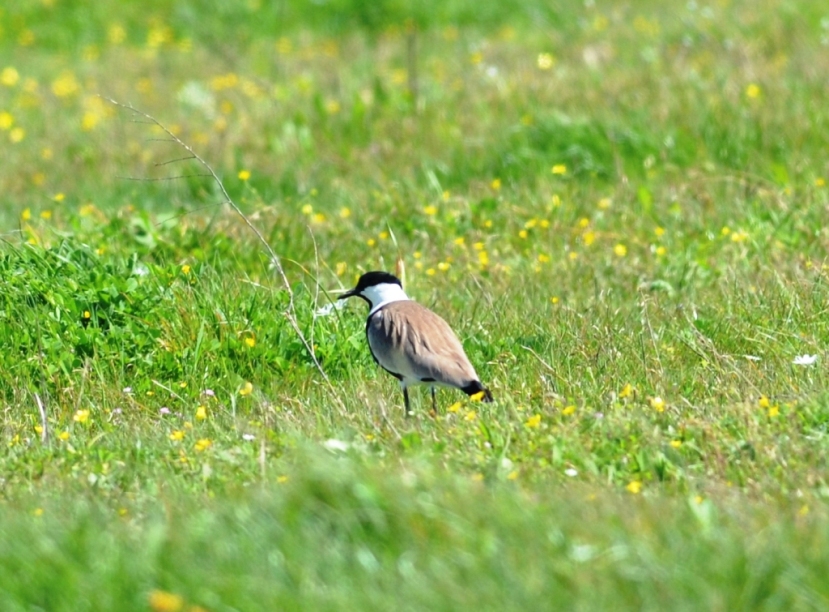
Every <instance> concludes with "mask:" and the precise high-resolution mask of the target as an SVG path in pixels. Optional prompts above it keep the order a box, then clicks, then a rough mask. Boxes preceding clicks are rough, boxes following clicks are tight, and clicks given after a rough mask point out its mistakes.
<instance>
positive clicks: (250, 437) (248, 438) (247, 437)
mask: <svg viewBox="0 0 829 612" xmlns="http://www.w3.org/2000/svg"><path fill="white" fill-rule="evenodd" d="M255 439H256V436H254V435H253V434H242V440H245V441H247V442H250V441H251V440H255Z"/></svg>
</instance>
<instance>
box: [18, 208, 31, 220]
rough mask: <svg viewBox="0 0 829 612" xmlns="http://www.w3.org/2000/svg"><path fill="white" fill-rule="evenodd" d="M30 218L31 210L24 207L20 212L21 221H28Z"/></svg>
mask: <svg viewBox="0 0 829 612" xmlns="http://www.w3.org/2000/svg"><path fill="white" fill-rule="evenodd" d="M31 218H32V211H31V209H29V208H24V209H23V211H22V212H21V213H20V220H21V221H28V220H29V219H31Z"/></svg>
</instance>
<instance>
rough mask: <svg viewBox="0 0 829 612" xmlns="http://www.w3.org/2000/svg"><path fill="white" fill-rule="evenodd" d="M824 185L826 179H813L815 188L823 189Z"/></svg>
mask: <svg viewBox="0 0 829 612" xmlns="http://www.w3.org/2000/svg"><path fill="white" fill-rule="evenodd" d="M824 185H826V179H823V178H820V177H818V178H816V179H815V187H823V186H824Z"/></svg>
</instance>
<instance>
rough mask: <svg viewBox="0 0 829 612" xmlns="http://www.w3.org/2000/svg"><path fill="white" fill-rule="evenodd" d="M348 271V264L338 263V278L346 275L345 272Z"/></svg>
mask: <svg viewBox="0 0 829 612" xmlns="http://www.w3.org/2000/svg"><path fill="white" fill-rule="evenodd" d="M347 269H348V264H347V263H345V262H344V261H339V262H337V269H336V273H337V276H342V275H343V274H345V271H346V270H347Z"/></svg>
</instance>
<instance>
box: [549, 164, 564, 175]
mask: <svg viewBox="0 0 829 612" xmlns="http://www.w3.org/2000/svg"><path fill="white" fill-rule="evenodd" d="M550 172H552V173H553V174H567V166H565V165H564V164H556V165H555V166H553V167H552V168H550Z"/></svg>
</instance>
